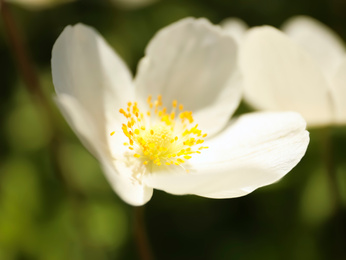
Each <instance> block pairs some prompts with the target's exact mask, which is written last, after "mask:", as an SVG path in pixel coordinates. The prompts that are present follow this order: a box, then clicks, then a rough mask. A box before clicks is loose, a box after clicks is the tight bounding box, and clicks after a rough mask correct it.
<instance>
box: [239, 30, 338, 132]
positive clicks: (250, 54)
mask: <svg viewBox="0 0 346 260" xmlns="http://www.w3.org/2000/svg"><path fill="white" fill-rule="evenodd" d="M240 67H241V71H242V73H243V77H244V88H245V97H246V99H247V101H248V102H249V103H250V104H252V105H253V106H255V107H257V108H260V109H265V110H291V111H297V112H299V113H301V114H302V115H303V117H304V118H305V120H306V121H307V123H308V125H309V126H319V125H325V124H329V123H330V122H331V120H332V119H333V113H332V108H331V107H332V106H331V97H330V90H329V86H328V84H327V82H326V79H325V78H324V76H323V75H322V72H321V70H320V68H319V67H318V66H317V64H316V63H315V62H314V61H313V60H312V59H311V58H310V57H309V56H308V55H307V54H306V53H305V52H304V51H303V50H302V49H300V48H299V47H298V46H297V45H296V44H294V43H293V42H292V41H291V40H289V39H288V38H287V36H285V35H284V34H283V33H281V32H280V31H278V30H276V29H275V28H273V27H269V26H263V27H257V28H254V29H250V30H249V33H248V35H247V36H246V39H245V42H244V44H243V46H242V48H241V53H240Z"/></svg>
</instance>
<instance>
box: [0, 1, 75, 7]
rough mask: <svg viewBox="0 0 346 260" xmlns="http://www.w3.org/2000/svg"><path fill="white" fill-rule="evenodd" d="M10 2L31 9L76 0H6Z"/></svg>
mask: <svg viewBox="0 0 346 260" xmlns="http://www.w3.org/2000/svg"><path fill="white" fill-rule="evenodd" d="M5 1H7V2H9V3H16V4H20V5H23V6H25V7H26V8H30V9H42V8H48V7H53V6H55V5H59V4H63V3H67V2H72V1H75V0H5Z"/></svg>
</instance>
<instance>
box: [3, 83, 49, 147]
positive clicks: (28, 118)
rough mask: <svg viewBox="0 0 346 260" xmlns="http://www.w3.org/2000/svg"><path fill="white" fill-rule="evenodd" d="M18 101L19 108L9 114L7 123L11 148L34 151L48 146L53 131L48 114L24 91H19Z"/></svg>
mask: <svg viewBox="0 0 346 260" xmlns="http://www.w3.org/2000/svg"><path fill="white" fill-rule="evenodd" d="M17 99H18V104H17V106H16V107H15V108H14V109H13V110H11V111H10V112H9V113H8V116H7V120H6V122H5V129H6V135H7V140H8V142H9V144H10V146H11V147H12V149H13V150H16V151H32V150H37V149H40V148H42V147H44V146H47V144H48V143H49V141H50V138H51V135H52V131H51V129H50V126H49V124H48V122H47V119H46V117H45V116H46V114H45V113H44V112H43V111H40V110H39V107H38V106H36V105H35V104H33V103H32V102H31V101H30V100H29V97H28V96H27V94H26V93H25V92H24V90H22V89H21V90H20V91H18V94H17Z"/></svg>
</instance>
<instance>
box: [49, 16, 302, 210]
mask: <svg viewBox="0 0 346 260" xmlns="http://www.w3.org/2000/svg"><path fill="white" fill-rule="evenodd" d="M235 64H236V47H235V43H234V41H233V40H232V39H231V38H230V37H229V36H227V35H225V34H223V33H222V30H221V29H220V28H218V27H217V26H213V25H211V24H210V23H209V22H208V21H207V20H205V19H198V20H195V19H192V18H187V19H184V20H181V21H179V22H177V23H175V24H173V25H171V26H168V27H166V28H164V29H163V30H161V31H160V32H159V33H158V34H157V35H156V36H155V37H154V38H153V39H152V40H151V42H150V43H149V45H148V47H147V49H146V52H145V57H144V58H143V59H142V60H141V62H140V63H139V66H138V72H137V76H136V77H135V79H134V80H133V79H132V76H131V74H130V72H129V70H128V68H127V67H126V66H125V64H124V62H123V61H122V60H121V58H120V57H119V56H118V55H117V54H116V53H114V52H113V51H112V50H111V48H110V47H109V46H108V44H107V43H106V42H105V41H104V40H103V38H102V37H101V36H100V35H99V34H98V33H97V32H95V31H94V30H93V29H92V28H90V27H87V26H85V25H82V24H78V25H76V26H73V27H71V26H68V27H67V28H65V30H64V31H63V33H62V34H61V35H60V37H59V38H58V40H57V41H56V43H55V45H54V47H53V54H52V73H53V82H54V85H55V89H56V93H57V98H56V100H57V103H58V105H59V107H60V109H61V111H62V113H63V115H64V116H65V118H66V120H67V121H68V123H69V124H70V126H71V127H72V129H73V130H74V131H75V132H76V134H77V135H78V137H79V138H80V140H81V141H82V142H83V144H84V145H85V146H86V147H87V148H88V149H89V151H90V152H91V153H92V154H93V155H94V156H95V157H96V158H97V159H98V160H99V161H100V163H101V165H102V168H103V170H104V172H105V175H106V177H107V178H108V180H109V182H110V183H111V185H112V187H113V188H114V190H115V192H116V193H117V194H118V195H119V196H120V197H121V198H122V199H123V200H125V201H126V202H127V203H129V204H132V205H142V204H144V203H146V202H147V201H148V200H150V198H151V196H152V193H153V188H155V189H160V190H164V191H166V192H169V193H173V194H196V195H200V196H204V197H210V198H231V197H238V196H243V195H245V194H248V193H250V192H252V191H253V190H255V189H256V188H258V187H261V186H264V185H268V184H271V183H273V182H275V181H277V180H279V179H280V178H281V177H283V176H284V175H285V174H286V173H287V172H289V171H290V170H291V169H292V168H293V167H294V166H295V165H296V164H297V163H298V162H299V160H300V159H301V157H302V156H303V155H304V153H305V151H306V148H307V145H308V142H309V137H308V132H307V131H306V130H305V121H304V120H303V119H302V118H301V116H300V115H298V114H296V113H293V112H284V113H253V114H248V115H244V116H241V117H239V118H238V119H236V120H233V121H231V122H229V118H230V116H231V115H232V113H233V112H234V110H235V109H236V107H237V106H238V104H239V101H240V98H241V88H240V87H239V85H238V73H237V70H236V67H235ZM148 112H150V115H149V113H148ZM206 134H208V136H206Z"/></svg>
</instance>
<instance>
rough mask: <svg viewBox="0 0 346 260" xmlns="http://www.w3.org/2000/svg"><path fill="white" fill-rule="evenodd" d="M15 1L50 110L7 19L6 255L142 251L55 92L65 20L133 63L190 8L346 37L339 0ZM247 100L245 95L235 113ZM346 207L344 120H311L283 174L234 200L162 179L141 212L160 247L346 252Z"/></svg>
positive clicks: (112, 255) (0, 253)
mask: <svg viewBox="0 0 346 260" xmlns="http://www.w3.org/2000/svg"><path fill="white" fill-rule="evenodd" d="M8 7H9V8H10V11H11V12H12V14H13V17H14V20H15V22H16V24H17V26H18V28H19V31H20V34H21V36H22V38H23V39H25V42H26V45H27V49H28V51H29V54H30V57H31V59H32V61H33V69H34V70H35V71H36V72H37V73H38V77H39V82H40V84H41V86H42V90H43V92H44V94H45V97H46V99H47V100H48V102H49V104H48V106H49V107H50V108H51V109H53V116H52V114H50V113H48V111H47V107H46V106H44V105H42V104H41V103H40V102H39V100H38V99H37V98H36V97H33V96H32V95H30V94H29V92H28V91H27V88H26V86H25V85H24V82H23V80H22V78H21V77H20V73H19V72H18V69H17V66H16V62H15V59H14V55H13V52H12V50H13V49H12V48H11V43H10V41H9V39H8V37H7V35H6V33H5V27H4V23H3V21H1V23H0V57H1V59H0V70H1V83H0V85H1V88H0V124H1V127H0V260H36V259H38V260H61V259H67V260H69V259H71V260H72V259H73V260H79V259H83V260H84V259H97V260H103V259H105V260H106V259H138V258H139V256H138V254H137V252H136V246H135V242H134V238H133V222H134V217H133V216H134V214H133V213H134V209H133V207H131V206H129V205H127V204H125V203H124V202H122V201H121V200H120V199H119V198H118V197H117V195H116V194H114V192H113V191H112V190H111V188H110V186H109V184H108V183H107V181H106V180H105V178H104V176H103V174H102V172H101V170H100V168H99V165H98V163H97V161H96V160H95V159H94V158H93V157H92V156H91V155H90V154H89V153H88V151H86V150H85V148H84V147H83V146H82V145H81V143H80V142H79V141H78V139H77V138H76V136H75V135H74V133H73V132H72V131H71V130H70V128H69V127H68V126H67V124H66V122H65V121H64V120H63V118H62V117H61V115H60V113H59V111H57V109H56V107H55V105H54V104H53V101H52V96H53V95H54V90H53V85H52V79H51V71H50V58H51V49H52V46H53V44H54V42H55V40H56V38H57V37H58V36H59V34H60V33H61V31H62V30H63V28H64V27H65V26H66V25H69V24H75V23H78V22H82V23H85V24H88V25H91V26H93V27H95V28H96V29H97V30H98V31H99V32H100V33H101V34H102V35H103V36H104V37H105V38H106V40H107V41H108V42H109V43H110V45H111V46H112V47H113V48H114V49H116V50H117V52H118V53H119V54H120V55H121V56H122V57H123V59H124V60H125V61H126V62H127V64H128V65H129V67H130V68H131V69H132V71H133V72H134V73H135V70H136V64H137V62H138V60H139V59H140V58H141V57H142V56H143V53H144V49H145V46H146V44H147V43H148V41H149V40H150V39H151V38H152V36H153V35H154V33H155V32H156V31H157V30H159V29H160V28H162V27H164V26H166V25H168V24H170V23H172V22H174V21H177V20H179V19H181V18H184V17H186V16H194V17H206V18H208V19H209V20H210V21H212V22H213V23H215V24H218V23H219V22H220V21H222V20H223V19H225V18H227V17H239V18H241V19H243V20H245V21H246V22H247V23H248V24H249V25H250V26H255V25H262V24H270V25H274V26H280V25H281V24H282V23H283V22H284V21H285V20H286V19H287V18H289V17H291V16H293V15H298V14H305V15H310V16H312V17H314V18H316V19H318V20H320V21H322V22H323V23H325V24H327V25H328V26H330V27H331V28H333V29H334V30H335V31H336V32H337V33H339V35H341V37H343V39H346V1H343V0H332V1H331V0H305V1H298V0H262V1H258V0H230V1H227V0H180V1H179V0H161V1H157V2H155V3H153V4H152V5H148V6H145V7H142V8H137V9H136V8H125V7H123V6H121V5H116V4H114V3H111V1H106V0H104V1H102V0H94V1H91V0H89V1H88V0H86V1H82V0H79V1H75V2H71V3H65V4H60V5H56V6H54V7H50V8H39V9H31V8H27V7H25V6H23V5H20V4H8ZM86 55H87V54H86ZM248 110H249V109H248V108H247V107H246V105H244V104H243V105H242V106H241V108H240V109H239V110H238V113H242V112H246V111H248ZM327 131H328V132H329V134H330V136H331V144H332V150H333V153H332V155H333V161H334V163H335V168H336V170H337V182H338V189H339V190H340V193H341V197H342V198H341V202H340V203H339V206H338V207H335V206H334V204H333V203H334V200H333V191H332V190H331V189H330V186H329V182H328V178H327V174H326V166H325V164H324V161H323V158H324V157H325V156H326V153H328V151H327V150H326V147H325V139H324V137H325V135H326V132H327ZM329 155H330V154H329ZM345 208H346V127H338V128H332V129H316V130H311V143H310V146H309V148H308V151H307V154H306V156H305V157H304V158H303V160H302V161H301V163H300V164H299V165H298V166H297V167H296V168H295V169H294V170H292V172H291V173H289V174H288V175H287V176H286V177H285V178H284V179H283V180H282V181H280V182H279V183H276V184H274V185H271V186H268V187H264V188H261V189H259V190H257V191H255V192H253V193H252V194H250V195H248V196H245V197H242V198H237V199H226V200H211V199H204V198H200V197H196V196H173V195H170V194H166V193H164V192H161V191H155V192H154V196H153V198H152V199H151V201H150V202H149V203H148V204H147V205H146V206H145V212H144V213H145V222H146V226H147V230H148V237H149V240H150V243H151V245H152V248H153V251H154V255H155V256H156V259H266V260H271V259H273V260H274V259H306V260H309V259H313V260H315V259H316V260H318V259H346V253H345V250H346V249H345V248H346V240H345V238H346V234H345V225H346V218H345V211H346V210H345Z"/></svg>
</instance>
